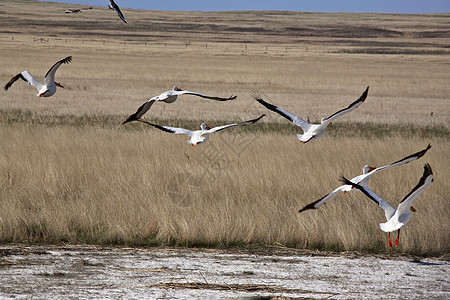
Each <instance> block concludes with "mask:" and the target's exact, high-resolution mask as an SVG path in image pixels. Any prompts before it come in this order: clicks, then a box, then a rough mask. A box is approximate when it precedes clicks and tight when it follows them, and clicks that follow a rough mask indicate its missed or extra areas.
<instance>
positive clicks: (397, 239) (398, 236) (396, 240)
mask: <svg viewBox="0 0 450 300" xmlns="http://www.w3.org/2000/svg"><path fill="white" fill-rule="evenodd" d="M399 238H400V229H399V230H398V231H397V238H396V239H395V247H397V245H398V241H399Z"/></svg>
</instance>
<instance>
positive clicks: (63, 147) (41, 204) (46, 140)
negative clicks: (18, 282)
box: [0, 1, 450, 254]
mask: <svg viewBox="0 0 450 300" xmlns="http://www.w3.org/2000/svg"><path fill="white" fill-rule="evenodd" d="M31 3H32V4H31V5H32V8H33V9H34V10H35V11H36V16H39V15H40V14H43V13H44V12H45V10H43V6H42V5H43V4H42V3H38V2H36V3H37V4H36V3H35V2H31ZM24 4H26V5H24ZM2 5H3V9H4V11H5V14H6V15H8V16H10V17H11V18H13V19H14V22H10V21H11V20H10V21H8V22H9V23H8V24H6V25H5V24H4V23H1V22H4V21H1V20H0V23H1V24H3V25H5V26H6V27H5V26H3V27H2V28H7V29H3V31H2V30H0V38H1V39H2V43H0V50H1V53H2V55H0V65H2V70H0V80H1V81H2V82H5V83H6V82H7V81H8V80H9V79H10V78H11V77H12V76H13V75H15V74H17V73H18V72H20V71H23V70H24V69H27V70H28V71H30V72H32V73H33V74H35V75H36V76H37V77H39V78H40V77H41V76H43V75H44V74H45V72H46V71H47V69H48V68H49V67H50V66H51V65H52V64H53V63H54V62H55V61H56V60H57V59H60V58H63V57H65V56H67V55H72V56H73V62H72V63H71V64H68V65H64V66H62V67H61V68H60V69H59V70H58V72H57V79H58V80H59V81H61V82H62V83H63V84H64V85H66V87H67V88H66V89H59V90H58V91H57V93H56V94H55V95H54V96H53V97H51V98H48V99H39V98H37V97H36V96H35V93H36V92H35V90H34V89H33V88H32V87H29V86H28V85H26V83H24V82H21V81H20V82H17V83H15V84H14V86H13V87H11V89H10V90H8V91H7V92H3V93H1V94H0V141H1V143H0V199H1V205H0V242H3V243H4V242H33V243H61V242H65V243H96V244H97V243H98V244H109V243H112V244H127V245H161V244H168V245H186V246H233V245H250V244H252V245H254V244H262V245H271V244H275V243H280V244H283V245H286V246H290V247H299V248H302V247H306V248H312V249H329V250H360V251H371V252H378V251H381V252H383V251H387V250H388V248H387V242H386V234H385V233H384V232H382V231H381V230H380V229H379V228H378V223H380V222H383V221H384V220H383V218H384V214H383V212H382V211H381V209H379V208H378V207H376V205H375V204H373V203H372V202H371V201H370V200H368V199H366V198H365V196H363V195H362V194H361V193H359V192H352V193H349V194H346V195H338V196H337V197H336V198H335V199H334V200H333V201H332V202H330V203H329V204H327V205H325V206H324V207H322V208H321V209H319V210H315V211H308V212H304V213H302V214H298V213H297V211H298V209H299V208H301V207H303V206H304V205H306V204H308V203H309V202H312V201H314V200H316V199H318V198H320V197H322V196H324V195H325V194H327V193H328V192H330V191H331V190H333V189H334V188H336V187H337V186H338V185H339V184H340V183H339V181H338V178H339V176H340V174H341V173H342V174H344V175H345V176H347V177H353V176H356V175H359V174H360V173H361V169H362V167H363V166H364V165H365V164H373V165H376V166H380V165H385V164H388V163H391V162H393V161H395V160H398V159H400V158H402V157H404V156H406V155H409V154H411V153H413V152H416V151H419V150H421V149H423V148H425V146H426V145H427V144H428V143H432V145H433V147H432V149H431V150H430V151H429V153H427V154H426V155H425V156H424V157H423V158H421V159H420V160H419V161H417V162H414V163H411V164H408V165H406V166H402V167H399V168H395V169H390V170H387V171H385V172H383V173H379V174H376V175H374V176H373V178H371V180H370V184H369V186H370V187H371V188H372V189H373V190H375V191H376V192H378V193H379V194H380V195H381V196H384V197H385V198H386V199H387V200H388V201H389V202H390V203H391V204H392V205H393V206H396V205H397V204H398V203H399V201H400V200H401V199H402V198H403V196H404V195H406V194H407V193H408V192H409V191H410V190H411V189H412V187H414V186H415V185H416V184H417V182H418V180H419V178H420V177H421V175H422V166H423V164H425V163H426V162H429V163H430V164H431V166H432V168H433V171H434V173H435V178H436V181H435V182H434V184H433V185H432V186H431V187H430V188H429V189H427V190H426V191H425V192H424V193H423V194H422V195H420V196H419V198H418V199H417V200H416V201H415V203H414V206H415V207H416V208H417V210H418V212H417V213H415V214H413V215H412V217H411V220H410V222H409V223H408V224H407V225H406V226H405V227H404V230H402V235H401V237H400V245H399V247H398V248H396V249H393V250H389V251H395V252H404V253H416V254H442V253H448V250H449V249H450V247H449V246H450V245H449V241H450V239H449V225H450V224H449V221H448V220H449V212H448V209H445V208H447V207H448V206H449V202H450V198H449V197H448V192H449V191H450V186H449V181H448V180H447V178H448V177H449V174H448V173H449V171H448V165H449V159H450V156H449V153H448V148H449V139H448V133H449V129H448V128H449V109H448V87H447V83H448V82H449V80H450V78H449V76H450V75H449V74H450V73H449V72H448V67H447V66H448V63H449V57H448V56H446V55H425V54H423V55H412V56H410V55H379V54H377V55H370V54H349V53H334V52H333V50H336V49H335V48H336V47H334V46H333V45H334V44H335V43H337V44H338V45H339V46H338V47H337V48H339V49H341V48H342V47H344V48H349V49H352V48H353V47H352V46H351V45H350V44H348V42H345V40H346V39H348V37H346V36H342V37H340V38H335V37H330V36H327V35H326V34H325V33H324V34H323V35H322V36H319V37H317V39H316V40H315V39H314V38H308V45H309V47H310V50H311V49H312V50H314V51H308V52H287V53H285V52H283V51H275V52H271V51H270V50H269V51H267V52H255V51H248V52H229V51H226V50H224V48H217V49H221V50H217V49H214V48H213V47H208V48H207V49H206V48H205V49H202V50H199V48H193V49H191V48H189V47H188V48H186V49H180V48H171V47H167V48H161V47H150V46H148V47H142V46H136V45H132V46H121V47H118V46H117V45H111V44H108V43H106V45H103V44H102V43H86V44H80V43H78V44H75V45H74V44H70V43H68V44H65V43H62V42H58V43H56V42H52V40H51V39H50V42H49V44H41V43H33V42H32V40H31V39H30V37H31V36H32V35H37V34H43V32H44V30H43V29H44V28H50V27H51V28H50V29H49V30H50V32H51V33H52V34H54V35H55V36H56V37H59V38H62V37H64V34H62V33H61V32H62V29H63V28H64V30H65V31H64V32H67V34H70V36H78V35H80V36H87V35H88V34H89V37H93V38H104V39H106V40H107V41H109V42H111V43H112V42H113V41H114V39H115V38H116V37H117V36H118V37H122V36H123V35H122V34H124V35H125V33H126V34H136V36H137V38H136V39H137V40H143V39H144V38H145V35H144V34H143V32H145V31H143V30H142V28H143V27H139V26H144V25H145V24H144V23H145V22H150V21H148V20H152V18H151V17H154V16H159V17H161V16H162V15H164V12H143V11H131V10H130V11H126V12H124V13H126V16H127V18H128V16H130V19H131V20H132V19H133V17H134V16H136V18H137V17H138V16H139V20H140V21H139V22H141V23H142V24H141V25H139V26H138V25H133V26H134V27H133V26H131V27H127V28H126V29H123V27H120V28H121V29H120V30H119V29H117V28H118V27H116V26H117V24H116V23H114V21H110V15H109V12H108V11H107V10H106V11H104V10H101V9H99V8H95V9H94V10H93V11H94V12H96V13H99V14H101V20H100V21H99V23H98V24H100V25H99V26H103V27H101V28H100V29H98V30H94V31H95V32H93V31H92V29H91V27H89V28H84V27H82V26H81V25H80V24H81V23H80V22H74V20H73V19H68V18H71V17H69V16H66V15H61V14H60V13H59V12H57V10H56V8H58V9H59V8H60V7H62V6H63V5H62V4H48V3H46V5H53V6H52V7H55V10H54V11H52V12H51V13H50V15H51V16H50V19H52V20H54V22H53V23H52V24H53V25H52V26H47V25H46V24H45V22H41V21H40V19H39V18H38V17H36V16H35V15H28V17H27V14H23V15H18V16H16V15H17V14H16V13H17V11H18V10H21V9H30V8H27V5H30V2H27V1H23V2H21V1H17V2H8V3H6V4H2ZM83 14H84V13H83ZM195 14H196V15H199V16H206V20H208V22H212V20H213V19H215V20H218V19H220V20H225V21H223V22H225V23H226V24H222V25H227V26H230V25H233V24H235V22H237V21H239V20H241V22H243V23H242V24H240V25H242V26H243V27H245V26H250V25H252V26H255V24H259V23H257V22H260V18H261V16H262V15H264V20H265V25H264V26H266V27H267V28H269V27H270V26H268V25H267V24H268V23H267V22H269V23H270V22H272V23H273V24H276V26H275V25H274V26H275V27H274V28H278V29H277V30H281V29H280V28H287V27H289V26H291V25H292V24H296V22H297V21H296V20H297V19H298V17H299V16H300V15H298V14H293V15H290V14H288V15H286V14H283V13H280V14H273V15H272V16H270V15H265V14H264V13H261V14H262V15H260V14H258V13H248V14H246V17H248V16H250V17H249V18H250V19H251V20H252V22H256V23H252V24H250V25H249V23H248V22H247V23H246V22H244V21H243V18H242V14H240V13H229V14H227V13H217V14H220V15H221V17H223V18H215V17H217V15H214V14H213V13H210V14H206V15H204V14H202V13H195ZM80 15H81V14H80ZM177 16H179V17H180V18H181V19H182V20H184V21H185V22H187V23H189V22H190V21H189V20H190V19H189V18H190V15H189V14H187V13H177ZM301 16H302V17H303V18H306V19H303V20H302V22H307V20H309V21H310V22H311V24H314V25H311V26H313V27H314V26H318V28H319V27H320V28H323V26H324V25H326V24H330V22H331V23H333V22H334V21H336V20H339V21H340V22H344V24H347V23H349V21H348V16H347V15H346V14H344V15H342V14H309V15H308V14H302V15H301ZM358 16H359V15H358ZM112 17H113V19H112V20H115V19H116V16H115V15H114V14H113V16H112ZM360 17H361V19H358V20H360V21H358V22H361V20H363V21H362V23H361V25H364V24H365V23H364V22H366V21H367V22H368V23H367V24H368V26H369V27H370V26H375V25H374V24H376V20H380V19H386V20H390V23H388V24H390V25H389V26H393V29H394V27H395V30H399V31H402V32H404V33H405V34H404V35H401V36H398V37H397V38H396V39H395V38H392V37H382V39H381V40H380V37H371V38H357V39H355V42H358V43H359V44H358V45H359V46H360V45H361V44H360V43H368V44H369V45H370V44H371V43H375V42H380V41H382V42H389V43H393V42H394V41H395V42H397V43H400V42H401V43H400V44H402V43H412V42H414V43H415V44H414V45H421V44H423V45H426V46H423V47H425V48H426V49H428V48H429V47H431V46H430V44H433V45H434V46H433V47H434V48H433V47H431V48H432V49H435V48H436V47H437V48H439V47H440V46H439V45H440V44H441V43H442V40H441V39H440V38H432V39H430V38H426V37H423V36H421V35H419V34H418V33H417V32H418V31H420V30H425V31H426V30H428V29H430V28H431V29H432V30H434V31H436V32H437V31H439V30H440V29H442V28H441V27H439V26H442V25H439V24H442V23H441V22H440V21H439V20H441V18H442V16H440V15H433V16H402V15H399V16H398V17H395V15H382V14H380V15H362V16H360ZM77 18H78V17H77ZM81 18H86V19H85V20H87V21H89V22H92V21H93V19H92V18H94V17H92V15H88V14H84V15H81ZM308 18H309V19H308ZM244 19H245V18H244ZM369 19H370V21H369ZM258 20H259V21H258ZM283 20H285V21H283ZM364 20H366V21H364ZM424 20H430V21H429V22H428V23H427V22H425V21H424ZM115 21H117V20H115ZM119 21H120V20H119ZM408 21H409V22H408ZM27 22H28V23H27ZM30 22H35V23H36V22H38V23H39V22H40V23H39V24H38V23H36V24H35V23H33V24H34V25H33V27H32V29H30V30H29V31H27V29H24V28H28V27H27V26H24V24H25V25H26V24H30ZM120 22H121V21H120ZM204 22H205V21H204ZM221 22H222V21H221ZM345 22H347V23H345ZM130 23H131V22H130ZM55 24H60V25H59V26H56V25H55ZM89 24H91V23H89ZM105 24H106V25H105ZM118 24H120V23H118ZM236 24H237V23H236ZM394 24H395V25H394ZM411 24H413V25H411ZM419 24H421V25H425V26H424V27H419V26H418V25H419ZM427 24H428V27H427ZM91 25H92V24H91ZM153 25H154V24H153ZM347 25H349V24H347ZM80 26H81V27H80ZM105 26H106V27H105ZM261 26H263V25H261ZM283 26H284V27H283ZM411 26H413V27H414V28H412V27H411ZM256 27H258V26H256ZM358 28H359V29H358V30H363V28H365V27H364V26H360V27H358ZM113 29H114V30H117V31H114V33H111V30H113ZM438 29H439V30H438ZM9 31H14V32H16V33H15V37H14V40H12V39H8V38H9V37H10V34H11V33H10V32H9ZM275 31H276V30H275ZM124 32H125V33H124ZM351 32H352V30H350V33H351ZM353 32H354V31H353ZM406 33H408V35H407V34H406ZM229 34H230V36H228V38H229V39H232V38H233V37H236V38H242V39H243V37H242V36H240V37H239V34H238V33H236V32H234V33H229ZM185 36H189V39H190V40H189V41H192V39H194V38H193V37H197V38H198V37H200V38H205V39H207V40H208V42H211V43H217V45H218V43H219V42H220V43H223V44H225V45H226V43H224V41H217V39H218V37H219V36H218V35H215V34H214V31H208V32H202V31H194V32H193V33H192V36H193V37H190V35H189V34H186V32H176V31H170V34H169V37H170V38H174V39H175V40H177V41H183V38H184V37H185ZM271 37H273V32H272V33H271V34H269V33H267V34H265V33H261V32H259V33H255V32H253V33H251V34H250V33H249V32H247V33H246V34H245V38H246V39H250V40H251V41H252V42H253V43H254V44H257V45H259V46H261V45H264V43H265V42H267V41H268V40H270V38H271ZM167 38H168V37H167ZM277 39H280V40H281V41H282V42H285V44H287V45H293V44H295V43H297V42H296V41H295V39H293V38H292V37H291V36H288V35H286V36H284V37H283V36H281V35H278V36H277ZM158 40H160V41H161V40H162V41H164V39H163V38H159V39H158ZM237 41H239V42H240V45H241V46H244V45H245V42H244V41H242V40H237ZM272 43H273V44H275V43H276V41H272ZM236 44H239V43H233V46H236ZM273 44H272V45H273ZM221 46H222V44H221ZM396 47H397V46H396ZM398 47H400V46H398ZM418 47H419V48H421V47H422V46H418ZM211 48H213V49H211ZM421 49H422V48H421ZM173 85H179V86H181V87H182V88H185V89H188V90H193V91H197V92H201V93H205V94H211V95H217V96H229V95H231V94H237V95H238V99H237V100H235V101H228V102H222V103H219V102H215V101H209V100H204V99H196V98H193V97H189V96H185V97H180V99H179V100H177V102H176V103H173V104H163V103H158V104H155V105H154V106H153V107H152V109H151V110H150V111H149V113H148V114H147V116H146V117H147V118H149V119H153V120H154V119H156V120H157V121H158V122H160V123H161V124H162V123H164V124H163V125H173V126H188V127H189V128H191V129H195V127H197V126H199V124H200V122H202V121H207V122H209V123H210V124H211V125H214V126H215V125H221V124H224V123H225V122H234V121H242V120H245V119H249V118H253V117H256V116H258V115H260V114H261V113H266V114H267V116H266V117H265V118H264V119H263V120H261V122H260V123H257V124H255V125H252V126H247V127H245V128H236V129H230V130H229V131H228V132H227V131H224V132H220V133H217V134H215V135H212V136H211V139H210V141H208V142H207V143H205V144H203V145H199V146H196V147H190V146H189V145H188V144H187V143H186V142H185V140H187V137H185V136H176V135H170V134H167V133H165V132H161V131H158V130H155V129H152V128H147V127H145V126H144V125H142V124H133V123H132V124H127V125H126V126H119V124H120V123H121V121H123V120H125V118H126V117H127V115H129V114H131V113H133V112H134V111H135V110H136V108H137V107H138V106H139V105H141V104H142V103H143V102H144V101H146V100H147V99H149V98H150V97H152V96H155V95H157V94H160V93H161V92H163V91H165V90H168V89H170V88H171V87H172V86H173ZM367 85H370V90H369V96H368V98H367V100H366V102H365V103H364V104H363V105H362V106H360V107H359V108H358V109H357V110H355V111H354V112H352V113H351V114H348V115H346V116H344V117H342V118H341V119H340V120H338V121H337V122H335V123H336V124H333V125H335V127H331V128H329V132H328V133H327V134H326V135H325V136H324V137H323V138H322V139H320V140H318V141H315V142H311V143H308V144H306V145H302V144H300V143H298V141H297V139H296V137H295V132H296V129H295V128H293V127H292V126H290V125H289V124H288V122H287V121H286V120H285V119H283V118H281V117H280V116H278V115H277V114H274V113H272V112H270V111H267V110H266V109H265V108H264V107H262V106H261V105H259V104H258V103H256V102H255V101H254V100H253V99H252V98H251V97H250V94H251V92H253V91H255V90H257V91H259V92H260V93H261V95H262V96H263V98H264V99H266V100H267V101H269V102H272V103H275V104H277V105H280V106H282V107H284V108H286V109H287V110H289V111H292V112H293V113H296V114H298V115H299V116H301V117H304V118H306V117H309V118H310V119H311V120H316V121H317V120H319V119H320V118H321V117H323V116H327V115H329V114H331V113H333V112H335V111H337V110H338V109H340V108H342V107H345V106H347V105H348V104H349V103H351V102H352V101H353V100H355V99H357V98H358V97H359V96H360V95H361V93H362V92H363V91H364V89H365V88H366V86H367ZM335 128H336V129H335ZM380 131H382V132H381V133H380ZM367 132H369V133H367ZM372 133H373V134H372Z"/></svg>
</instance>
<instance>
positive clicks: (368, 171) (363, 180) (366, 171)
mask: <svg viewBox="0 0 450 300" xmlns="http://www.w3.org/2000/svg"><path fill="white" fill-rule="evenodd" d="M430 148H431V144H428V146H427V147H426V148H425V149H423V150H422V151H419V152H416V153H414V154H411V155H409V156H406V157H405V158H402V159H400V160H398V161H396V162H393V163H391V164H389V165H386V166H383V167H378V168H375V167H370V166H368V165H365V166H364V168H363V174H361V175H358V176H356V177H354V178H352V179H350V181H351V182H353V183H356V184H359V185H361V186H363V187H367V185H368V184H369V178H370V176H371V175H373V174H375V173H376V172H379V171H382V170H386V169H389V168H392V167H397V166H401V165H404V164H407V163H409V162H412V161H414V160H417V159H419V158H421V157H422V156H424V155H425V153H427V151H428V150H429V149H430ZM352 189H354V187H352V186H351V185H348V184H345V185H341V186H340V187H338V188H336V189H335V190H334V191H332V192H331V193H329V194H328V195H326V196H324V197H322V198H320V199H319V200H317V201H314V202H312V203H310V204H308V205H306V206H305V207H303V208H302V209H300V210H299V211H298V212H303V211H305V210H308V209H317V208H319V207H321V206H322V205H324V204H326V203H327V202H328V201H330V200H331V199H333V198H334V197H335V196H336V195H337V194H338V193H339V192H344V194H345V193H346V192H349V191H351V190H352ZM412 209H413V211H415V208H414V207H413V208H412Z"/></svg>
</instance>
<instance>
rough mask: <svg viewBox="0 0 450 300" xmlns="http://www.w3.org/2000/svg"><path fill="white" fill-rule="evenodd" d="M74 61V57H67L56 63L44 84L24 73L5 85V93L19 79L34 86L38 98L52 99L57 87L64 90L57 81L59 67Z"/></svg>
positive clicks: (28, 73)
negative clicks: (56, 75)
mask: <svg viewBox="0 0 450 300" xmlns="http://www.w3.org/2000/svg"><path fill="white" fill-rule="evenodd" d="M71 61H72V56H67V57H66V58H64V59H61V60H60V61H58V62H56V63H55V64H54V65H53V66H52V67H51V68H50V70H48V72H47V74H45V77H44V84H42V83H40V82H39V81H38V80H37V79H36V78H34V77H33V75H31V73H30V72H28V71H23V72H22V73H19V74H17V75H16V76H14V77H13V78H11V80H10V81H8V83H7V84H6V85H5V91H7V90H8V89H9V88H10V87H11V85H12V84H13V83H14V82H16V81H17V80H18V79H19V78H20V79H23V80H24V81H26V82H28V83H29V84H30V85H32V86H34V87H35V88H36V89H37V91H38V94H37V96H38V97H50V96H52V95H54V94H55V93H56V87H57V86H58V87H61V88H64V86H62V85H61V84H60V83H59V82H56V81H55V73H56V70H58V68H59V66H61V65H62V64H68V63H70V62H71Z"/></svg>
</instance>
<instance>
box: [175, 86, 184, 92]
mask: <svg viewBox="0 0 450 300" xmlns="http://www.w3.org/2000/svg"><path fill="white" fill-rule="evenodd" d="M173 90H174V91H182V89H180V88H179V87H177V86H174V87H173Z"/></svg>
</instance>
